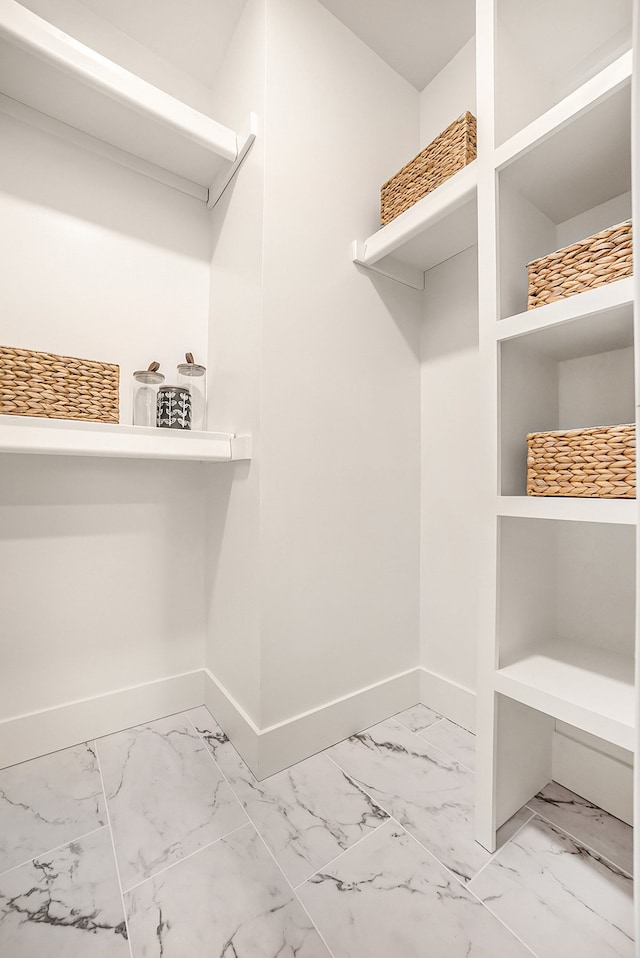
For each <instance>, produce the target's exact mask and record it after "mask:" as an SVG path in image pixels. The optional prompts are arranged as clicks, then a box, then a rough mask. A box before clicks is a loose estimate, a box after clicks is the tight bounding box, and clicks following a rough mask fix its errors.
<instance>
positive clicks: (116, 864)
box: [93, 739, 133, 958]
mask: <svg viewBox="0 0 640 958" xmlns="http://www.w3.org/2000/svg"><path fill="white" fill-rule="evenodd" d="M93 751H94V752H95V756H96V765H97V766H98V773H99V775H100V784H101V786H102V794H103V796H104V808H105V812H106V815H107V827H108V829H109V838H110V839H111V849H112V851H113V862H114V865H115V866H116V877H117V879H118V888H119V889H120V901H121V902H122V914H123V917H124V926H125V928H126V929H127V943H128V945H129V954H130V956H131V958H133V945H132V944H131V935H130V934H129V920H128V918H127V909H126V907H125V904H124V893H123V891H122V879H121V877H120V867H119V865H118V856H117V855H116V844H115V840H114V838H113V829H112V827H111V815H110V814H109V803H108V801H107V790H106V788H105V787H104V778H103V775H102V766H101V765H100V756H99V755H98V743H97V741H96V740H95V739H94V740H93Z"/></svg>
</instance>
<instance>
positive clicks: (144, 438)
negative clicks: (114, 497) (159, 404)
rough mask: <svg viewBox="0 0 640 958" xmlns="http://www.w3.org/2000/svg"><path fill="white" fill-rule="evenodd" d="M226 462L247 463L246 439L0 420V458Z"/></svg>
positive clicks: (88, 424)
mask: <svg viewBox="0 0 640 958" xmlns="http://www.w3.org/2000/svg"><path fill="white" fill-rule="evenodd" d="M7 452H8V453H21V454H23V455H24V454H35V455H52V456H98V457H101V458H115V459H174V460H182V461H191V462H230V461H231V460H236V459H250V458H251V437H250V436H234V435H232V434H229V433H219V432H182V431H178V430H169V429H146V428H144V427H141V426H123V425H116V424H113V425H111V424H109V423H94V422H76V421H71V420H62V419H37V418H33V419H32V418H28V417H24V416H0V453H7Z"/></svg>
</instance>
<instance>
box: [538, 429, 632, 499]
mask: <svg viewBox="0 0 640 958" xmlns="http://www.w3.org/2000/svg"><path fill="white" fill-rule="evenodd" d="M527 446H528V455H527V495H528V496H577V497H580V498H598V499H635V497H636V431H635V426H634V425H633V424H630V425H622V426H594V427H592V428H589V429H569V430H566V431H561V430H558V431H555V432H532V433H529V435H528V436H527Z"/></svg>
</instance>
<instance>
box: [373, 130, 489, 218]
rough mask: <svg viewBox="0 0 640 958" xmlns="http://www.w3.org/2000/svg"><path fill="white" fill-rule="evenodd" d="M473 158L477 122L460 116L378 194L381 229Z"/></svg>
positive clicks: (474, 155) (474, 154)
mask: <svg viewBox="0 0 640 958" xmlns="http://www.w3.org/2000/svg"><path fill="white" fill-rule="evenodd" d="M475 158H476V118H475V116H473V114H472V113H469V112H467V113H463V115H462V116H460V117H458V119H457V120H454V122H453V123H451V124H450V125H449V126H448V127H447V128H446V130H443V132H442V133H440V134H439V135H438V136H437V137H436V138H435V140H433V142H431V143H430V144H429V146H427V147H425V149H424V150H422V152H421V153H418V155H417V156H416V157H415V158H414V159H413V160H411V162H410V163H407V164H406V166H403V167H402V169H401V170H399V171H398V172H397V173H396V174H395V176H392V177H391V179H390V180H387V182H386V183H385V184H384V185H383V187H382V189H381V191H380V222H381V224H382V225H383V226H385V225H386V224H387V223H390V222H391V220H392V219H395V217H396V216H399V215H400V213H403V212H404V211H405V210H408V209H409V207H410V206H413V204H414V203H417V202H418V200H421V199H422V197H423V196H426V195H427V193H431V192H432V190H435V189H436V187H438V186H440V185H441V184H442V183H444V182H445V180H448V179H449V177H450V176H453V174H454V173H457V172H458V170H461V169H462V168H463V167H464V166H467V164H468V163H471V161H472V160H475Z"/></svg>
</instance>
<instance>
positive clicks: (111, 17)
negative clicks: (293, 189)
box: [23, 0, 475, 90]
mask: <svg viewBox="0 0 640 958" xmlns="http://www.w3.org/2000/svg"><path fill="white" fill-rule="evenodd" d="M23 2H25V3H26V5H28V6H31V7H32V9H35V8H36V6H38V7H39V10H38V12H40V13H41V15H45V16H46V13H44V12H42V8H43V7H45V8H46V6H47V0H38V2H36V0H23ZM48 2H49V3H51V2H52V0H48ZM79 2H80V3H81V4H82V5H83V6H84V7H86V8H88V9H89V10H91V11H92V12H93V13H94V14H96V15H97V16H98V17H100V18H101V19H102V20H105V21H107V22H108V23H110V24H111V25H112V26H114V27H116V28H117V29H118V30H120V31H122V32H123V33H126V34H128V35H129V36H130V37H132V38H133V39H134V40H136V41H138V42H139V43H141V44H143V45H144V46H145V47H147V49H149V50H151V51H152V52H153V53H154V54H156V55H157V56H159V57H162V59H164V60H166V61H168V62H169V63H171V64H173V66H175V67H177V68H178V69H180V70H182V71H183V72H184V73H186V74H188V75H189V76H192V77H195V78H196V79H197V80H199V81H200V82H201V83H204V84H205V85H206V86H211V85H212V83H213V82H214V79H215V76H216V72H217V70H218V68H219V66H220V63H221V62H222V59H223V57H224V54H225V52H226V50H227V47H228V44H229V41H230V40H231V37H232V36H233V32H234V30H235V28H236V26H237V23H238V20H239V19H240V15H241V13H242V10H243V9H244V6H245V3H246V0H79ZM320 2H321V3H322V4H323V6H325V7H326V9H327V10H329V11H330V12H331V13H332V14H333V15H334V16H335V17H337V18H338V20H340V21H341V22H342V23H344V24H345V26H346V27H348V28H349V29H350V30H351V31H352V32H353V33H355V34H356V36H358V37H359V38H360V39H361V40H362V41H363V42H364V43H365V44H366V45H367V46H368V47H370V48H371V49H372V50H374V51H375V52H376V53H377V54H378V56H380V57H381V58H382V59H383V60H385V61H386V62H387V63H388V64H389V65H390V66H391V67H392V68H393V69H394V70H395V71H396V72H397V73H399V74H400V75H401V76H403V77H405V79H406V80H408V82H409V83H411V84H412V85H413V86H415V87H416V89H417V90H422V89H424V87H425V86H426V85H427V84H428V83H429V81H430V80H431V79H433V77H434V76H435V75H436V74H437V73H439V71H440V70H441V69H442V67H443V66H444V65H445V64H446V63H447V62H448V61H449V60H450V59H451V57H452V56H453V55H454V54H455V53H457V52H458V50H459V49H460V48H461V47H462V46H463V45H464V44H465V43H466V41H467V40H468V39H469V38H470V37H471V36H472V35H473V32H474V17H475V0H320ZM330 55H331V51H330V50H327V56H330Z"/></svg>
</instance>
